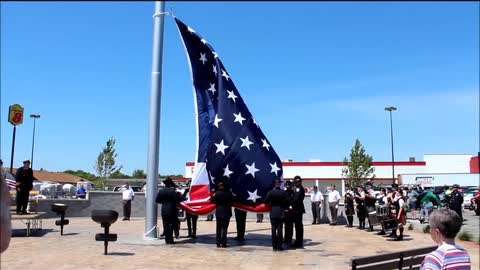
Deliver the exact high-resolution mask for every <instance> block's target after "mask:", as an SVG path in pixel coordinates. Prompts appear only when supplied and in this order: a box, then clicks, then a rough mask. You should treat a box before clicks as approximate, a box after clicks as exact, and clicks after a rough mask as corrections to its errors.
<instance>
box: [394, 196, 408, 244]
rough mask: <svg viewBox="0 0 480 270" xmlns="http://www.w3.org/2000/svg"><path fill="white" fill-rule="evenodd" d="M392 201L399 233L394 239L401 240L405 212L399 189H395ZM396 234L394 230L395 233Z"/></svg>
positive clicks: (405, 222) (405, 221)
mask: <svg viewBox="0 0 480 270" xmlns="http://www.w3.org/2000/svg"><path fill="white" fill-rule="evenodd" d="M393 202H394V205H395V208H396V212H397V216H396V218H397V221H398V231H399V232H400V235H399V236H397V237H396V238H395V239H394V241H402V240H403V230H404V228H403V226H405V224H407V212H406V211H405V199H404V197H403V194H402V192H401V191H399V190H397V191H396V192H395V197H394V198H393ZM394 234H395V235H396V230H395V233H394Z"/></svg>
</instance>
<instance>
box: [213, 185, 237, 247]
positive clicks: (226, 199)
mask: <svg viewBox="0 0 480 270" xmlns="http://www.w3.org/2000/svg"><path fill="white" fill-rule="evenodd" d="M210 202H211V203H213V204H216V209H215V216H216V219H217V247H222V248H226V247H227V231H228V225H229V223H230V218H231V217H232V205H233V194H232V192H231V191H229V190H226V189H225V185H224V183H223V182H219V183H218V184H217V190H216V191H215V193H214V194H213V195H212V197H211V198H210Z"/></svg>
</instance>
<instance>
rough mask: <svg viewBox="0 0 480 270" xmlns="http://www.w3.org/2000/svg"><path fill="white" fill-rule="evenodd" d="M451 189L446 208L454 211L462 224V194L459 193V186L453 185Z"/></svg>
mask: <svg viewBox="0 0 480 270" xmlns="http://www.w3.org/2000/svg"><path fill="white" fill-rule="evenodd" d="M452 188H453V191H452V193H450V195H449V201H448V206H449V207H450V209H452V210H453V211H455V212H456V213H457V214H458V215H459V216H460V218H461V219H462V222H463V216H462V204H463V193H462V192H461V191H460V186H459V185H458V184H454V185H453V186H452Z"/></svg>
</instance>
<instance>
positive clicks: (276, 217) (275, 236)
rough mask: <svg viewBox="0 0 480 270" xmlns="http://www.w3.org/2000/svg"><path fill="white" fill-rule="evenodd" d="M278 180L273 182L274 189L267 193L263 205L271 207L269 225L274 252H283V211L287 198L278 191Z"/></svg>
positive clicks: (283, 193) (283, 191) (286, 204)
mask: <svg viewBox="0 0 480 270" xmlns="http://www.w3.org/2000/svg"><path fill="white" fill-rule="evenodd" d="M280 184H281V181H280V180H275V188H274V189H273V190H271V191H270V192H268V194H267V197H266V198H265V201H264V203H265V204H268V205H270V206H271V208H270V224H271V225H272V247H273V250H274V251H281V250H283V247H282V242H283V241H282V240H283V239H282V238H283V237H282V231H283V217H284V214H285V209H286V208H287V207H288V196H287V193H286V192H285V190H281V189H280Z"/></svg>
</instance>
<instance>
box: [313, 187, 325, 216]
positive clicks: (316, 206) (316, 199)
mask: <svg viewBox="0 0 480 270" xmlns="http://www.w3.org/2000/svg"><path fill="white" fill-rule="evenodd" d="M310 201H311V202H312V215H313V222H312V224H320V209H321V208H322V202H323V195H322V193H321V192H320V191H318V187H317V186H314V187H313V190H312V191H310Z"/></svg>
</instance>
